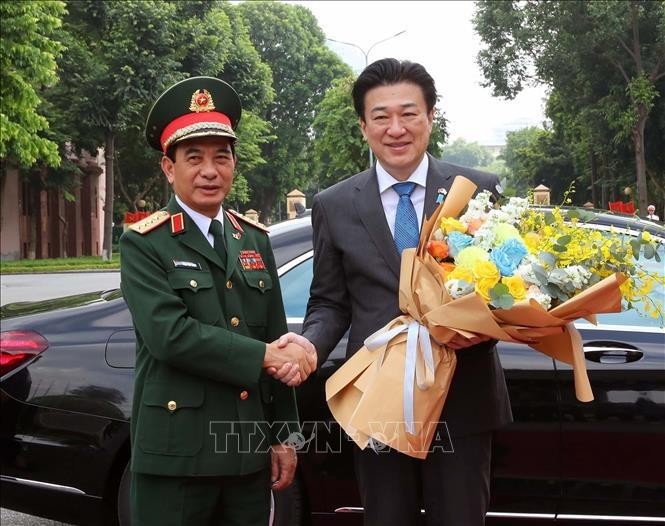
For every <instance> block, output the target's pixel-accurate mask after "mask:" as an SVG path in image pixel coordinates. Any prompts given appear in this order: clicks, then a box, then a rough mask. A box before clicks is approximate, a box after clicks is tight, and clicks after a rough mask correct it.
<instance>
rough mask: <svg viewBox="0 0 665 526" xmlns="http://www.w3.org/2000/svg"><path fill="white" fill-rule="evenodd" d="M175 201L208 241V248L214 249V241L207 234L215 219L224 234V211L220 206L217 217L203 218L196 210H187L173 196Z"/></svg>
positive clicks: (185, 206)
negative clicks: (220, 225)
mask: <svg viewBox="0 0 665 526" xmlns="http://www.w3.org/2000/svg"><path fill="white" fill-rule="evenodd" d="M175 200H176V201H177V202H178V204H179V205H180V208H182V209H183V210H184V211H185V212H187V215H188V216H189V217H191V218H192V221H194V223H196V226H197V227H199V230H200V231H201V233H202V234H203V235H204V236H205V238H206V239H207V240H208V243H210V246H211V247H213V248H215V239H214V238H213V237H212V234H211V233H210V232H209V230H210V223H212V220H213V219H217V221H219V222H220V223H221V224H222V232H224V209H223V208H222V207H221V206H220V207H219V212H217V215H216V216H215V217H208V216H204V215H203V214H201V213H200V212H197V211H196V210H192V209H191V208H189V207H188V206H187V205H186V204H185V203H183V202H182V200H181V199H180V198H179V197H178V196H177V195H176V196H175Z"/></svg>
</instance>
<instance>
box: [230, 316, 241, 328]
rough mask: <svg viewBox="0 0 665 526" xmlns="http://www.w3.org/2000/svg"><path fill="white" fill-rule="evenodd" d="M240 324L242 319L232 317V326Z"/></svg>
mask: <svg viewBox="0 0 665 526" xmlns="http://www.w3.org/2000/svg"><path fill="white" fill-rule="evenodd" d="M238 325H240V320H239V319H238V318H236V317H235V316H234V317H233V318H231V327H237V326H238Z"/></svg>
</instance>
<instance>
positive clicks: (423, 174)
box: [376, 154, 429, 237]
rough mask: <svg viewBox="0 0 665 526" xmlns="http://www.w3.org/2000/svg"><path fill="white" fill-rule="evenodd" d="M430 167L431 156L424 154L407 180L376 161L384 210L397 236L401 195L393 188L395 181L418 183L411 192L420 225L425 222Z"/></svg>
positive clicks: (392, 230) (392, 231)
mask: <svg viewBox="0 0 665 526" xmlns="http://www.w3.org/2000/svg"><path fill="white" fill-rule="evenodd" d="M428 168H429V158H428V157H427V154H425V155H424V156H423V160H422V161H420V164H419V165H418V167H417V168H416V169H415V171H414V172H413V173H412V174H411V175H410V176H409V178H408V179H407V180H406V181H398V180H397V179H395V178H394V177H393V176H392V175H390V174H389V173H388V172H387V171H386V169H385V168H384V167H383V166H381V163H380V162H379V161H376V179H377V181H378V183H379V195H380V196H381V203H382V204H383V212H384V213H385V214H386V221H387V222H388V226H389V227H390V233H391V234H392V235H393V237H395V214H396V213H397V203H398V202H399V195H397V192H395V190H393V188H392V186H393V185H394V184H395V183H405V182H407V181H408V182H411V183H416V187H415V188H414V189H413V193H412V194H411V202H412V203H413V208H415V209H416V215H417V216H418V225H419V228H420V225H422V223H423V209H424V207H425V187H426V186H427V169H428Z"/></svg>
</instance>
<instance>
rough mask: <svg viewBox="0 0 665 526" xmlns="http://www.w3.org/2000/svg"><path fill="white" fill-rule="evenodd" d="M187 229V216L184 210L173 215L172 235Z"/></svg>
mask: <svg viewBox="0 0 665 526" xmlns="http://www.w3.org/2000/svg"><path fill="white" fill-rule="evenodd" d="M184 231H185V218H184V216H183V215H182V212H178V213H177V214H174V215H172V216H171V235H176V234H180V233H182V232H184Z"/></svg>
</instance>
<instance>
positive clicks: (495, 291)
mask: <svg viewBox="0 0 665 526" xmlns="http://www.w3.org/2000/svg"><path fill="white" fill-rule="evenodd" d="M504 294H509V289H508V287H507V286H506V285H504V284H503V283H497V284H496V285H494V286H493V287H492V288H491V289H490V298H492V299H494V298H498V297H500V296H503V295H504Z"/></svg>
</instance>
